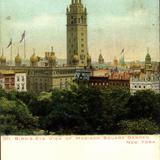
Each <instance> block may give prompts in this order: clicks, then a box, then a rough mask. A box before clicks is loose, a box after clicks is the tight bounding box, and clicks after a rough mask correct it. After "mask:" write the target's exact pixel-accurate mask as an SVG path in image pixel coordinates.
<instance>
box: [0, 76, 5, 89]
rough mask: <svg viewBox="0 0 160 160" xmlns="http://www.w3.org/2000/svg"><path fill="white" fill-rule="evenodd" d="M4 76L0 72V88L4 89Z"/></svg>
mask: <svg viewBox="0 0 160 160" xmlns="http://www.w3.org/2000/svg"><path fill="white" fill-rule="evenodd" d="M4 80H5V79H4V76H3V74H0V88H1V89H4Z"/></svg>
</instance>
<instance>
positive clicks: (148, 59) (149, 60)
mask: <svg viewBox="0 0 160 160" xmlns="http://www.w3.org/2000/svg"><path fill="white" fill-rule="evenodd" d="M145 61H146V62H151V56H150V54H149V53H148V54H147V55H146V58H145Z"/></svg>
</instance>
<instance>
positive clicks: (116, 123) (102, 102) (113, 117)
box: [0, 84, 160, 135]
mask: <svg viewBox="0 0 160 160" xmlns="http://www.w3.org/2000/svg"><path fill="white" fill-rule="evenodd" d="M159 129H160V94H155V93H154V92H151V91H140V92H137V93H136V94H135V95H130V93H129V91H128V90H124V89H122V88H108V89H106V88H104V89H100V88H92V87H88V86H84V85H80V86H78V85H75V84H72V85H71V87H70V89H69V90H60V89H54V90H53V91H51V92H43V93H41V94H40V95H38V96H37V95H33V94H30V93H26V92H22V93H18V92H15V91H12V92H9V93H6V92H5V91H3V90H0V133H1V134H22V135H26V134H35V135H38V134H39V135H42V134H154V133H158V132H159Z"/></svg>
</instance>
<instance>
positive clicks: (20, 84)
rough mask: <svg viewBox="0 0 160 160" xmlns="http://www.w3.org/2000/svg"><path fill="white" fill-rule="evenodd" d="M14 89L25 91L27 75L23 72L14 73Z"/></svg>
mask: <svg viewBox="0 0 160 160" xmlns="http://www.w3.org/2000/svg"><path fill="white" fill-rule="evenodd" d="M15 90H16V91H18V92H26V91H27V77H26V73H25V72H19V73H15Z"/></svg>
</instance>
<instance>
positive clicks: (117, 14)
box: [0, 0, 160, 61]
mask: <svg viewBox="0 0 160 160" xmlns="http://www.w3.org/2000/svg"><path fill="white" fill-rule="evenodd" d="M70 3H71V0H45V1H42V0H21V1H19V0H1V1H0V29H1V32H0V48H1V49H2V47H3V48H4V54H5V55H8V56H7V57H8V58H9V56H10V55H9V54H10V50H9V49H6V47H7V45H8V44H9V41H10V39H11V38H12V39H13V43H14V46H13V56H15V55H16V54H17V52H18V46H19V50H20V54H21V56H23V45H22V44H21V45H19V44H18V43H19V41H20V39H21V35H22V33H23V32H24V30H25V31H26V52H27V57H30V56H31V55H32V53H33V48H35V51H36V54H37V55H39V56H44V52H45V51H48V50H50V48H51V46H53V47H54V51H55V52H56V57H57V58H65V59H66V7H67V6H69V4H70ZM82 3H83V4H84V5H86V7H87V10H88V43H89V46H88V47H89V53H90V54H91V57H92V59H93V61H95V60H97V59H98V56H99V54H100V50H101V51H102V55H103V57H104V59H105V61H113V59H114V57H117V58H119V57H120V53H121V51H122V49H123V48H124V49H125V58H126V60H127V61H128V60H130V61H132V60H144V58H145V55H146V54H147V48H149V49H150V54H151V57H152V60H157V61H158V59H159V58H160V55H159V34H158V32H159V23H158V15H159V8H158V6H159V5H158V3H159V2H158V0H100V1H97V0H82ZM0 55H1V52H0Z"/></svg>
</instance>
